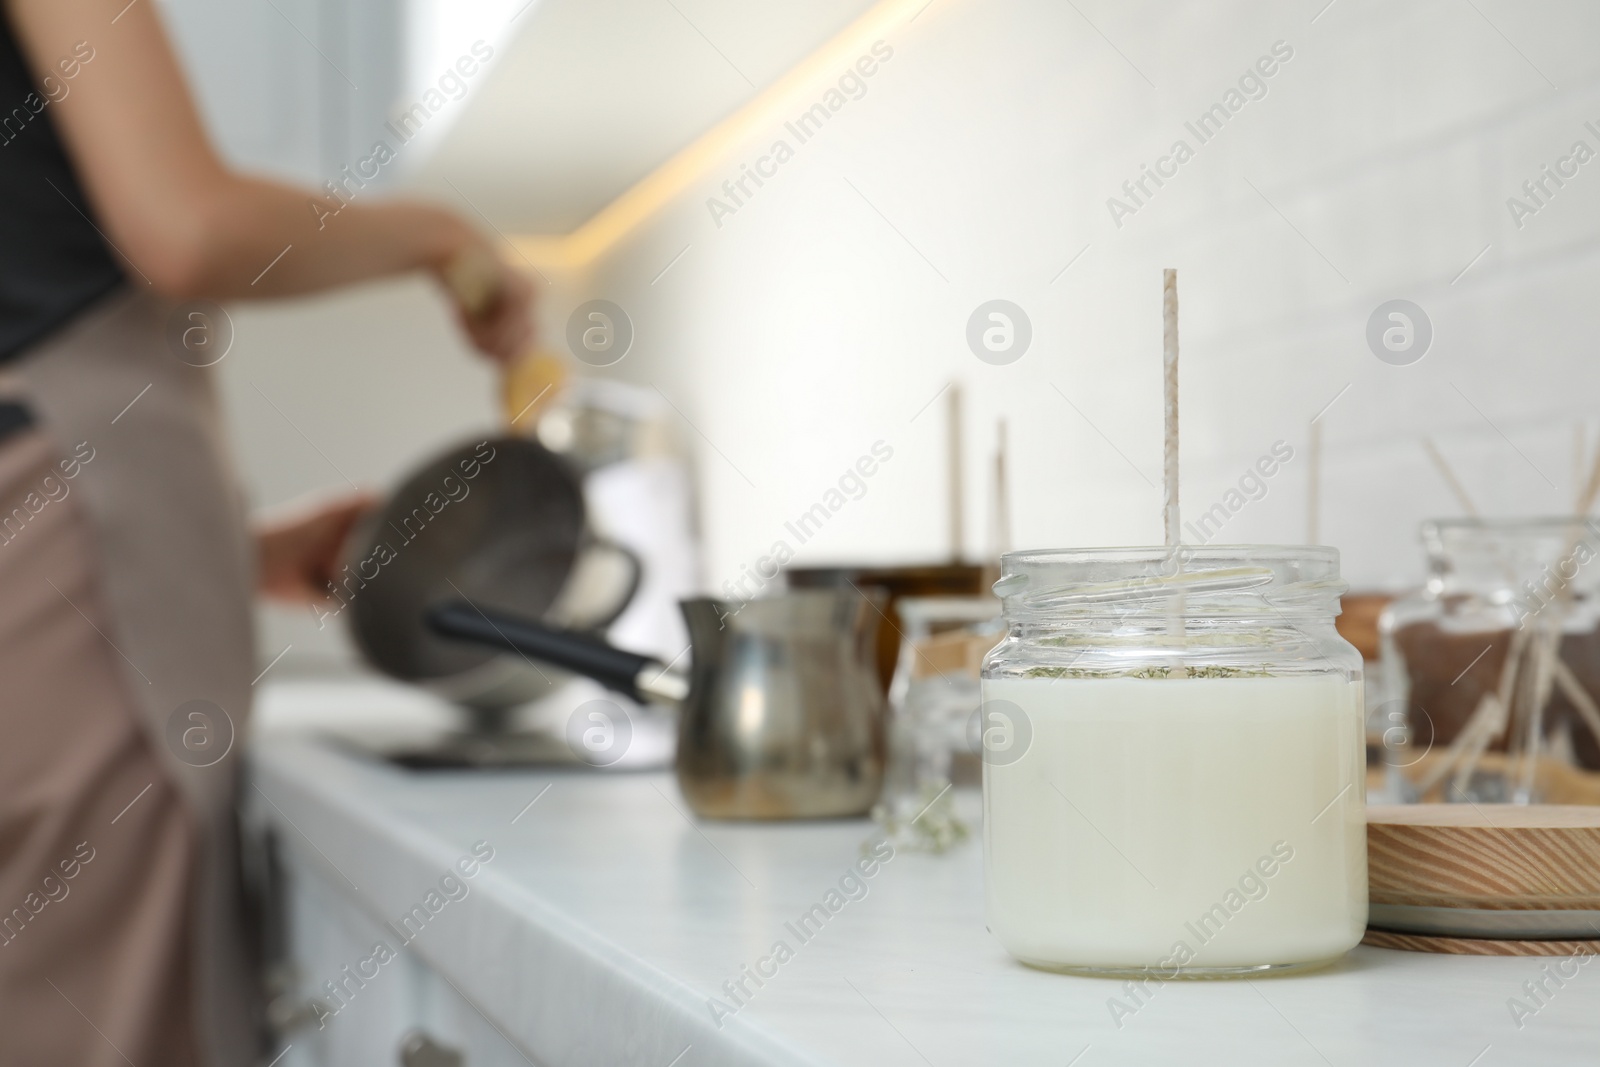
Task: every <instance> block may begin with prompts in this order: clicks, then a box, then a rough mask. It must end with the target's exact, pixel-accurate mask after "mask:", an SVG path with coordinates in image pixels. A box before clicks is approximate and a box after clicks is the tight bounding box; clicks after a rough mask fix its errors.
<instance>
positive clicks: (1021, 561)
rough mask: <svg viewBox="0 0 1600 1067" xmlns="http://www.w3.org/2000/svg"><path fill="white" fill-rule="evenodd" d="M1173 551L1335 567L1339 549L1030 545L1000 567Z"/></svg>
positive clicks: (1153, 556) (1157, 557)
mask: <svg viewBox="0 0 1600 1067" xmlns="http://www.w3.org/2000/svg"><path fill="white" fill-rule="evenodd" d="M1174 553H1178V554H1181V555H1183V556H1184V558H1185V559H1198V560H1215V561H1217V562H1219V563H1220V562H1238V561H1241V560H1272V561H1279V560H1282V561H1291V560H1314V561H1318V562H1324V563H1330V564H1333V565H1334V566H1337V565H1338V563H1339V550H1338V549H1337V548H1334V547H1333V546H1331V545H1289V544H1260V545H1251V544H1229V545H1214V544H1206V545H1187V544H1180V545H1101V546H1092V547H1089V548H1030V549H1021V550H1018V551H1015V552H1004V553H1002V554H1001V556H1000V567H1001V570H1002V571H1003V570H1005V569H1006V567H1007V565H1009V564H1015V565H1018V566H1023V565H1027V564H1050V563H1071V562H1079V561H1081V562H1086V563H1087V562H1103V563H1118V562H1126V563H1140V562H1145V563H1164V562H1166V561H1167V560H1168V559H1170V558H1171V557H1172V556H1173V554H1174Z"/></svg>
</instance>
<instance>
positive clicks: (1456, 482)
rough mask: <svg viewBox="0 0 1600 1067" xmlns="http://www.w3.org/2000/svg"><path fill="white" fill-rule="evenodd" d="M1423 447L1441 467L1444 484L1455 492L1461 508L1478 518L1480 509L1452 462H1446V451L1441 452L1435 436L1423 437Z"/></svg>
mask: <svg viewBox="0 0 1600 1067" xmlns="http://www.w3.org/2000/svg"><path fill="white" fill-rule="evenodd" d="M1422 447H1423V448H1425V449H1427V451H1428V458H1429V459H1431V460H1433V465H1434V466H1435V467H1437V468H1439V474H1440V475H1441V476H1443V478H1444V484H1446V485H1448V486H1449V487H1450V491H1451V492H1452V493H1454V494H1455V496H1456V501H1457V502H1458V503H1459V504H1460V505H1461V510H1462V511H1464V512H1466V513H1467V515H1468V517H1470V518H1474V519H1475V518H1477V517H1478V509H1477V507H1476V506H1475V505H1474V504H1473V503H1472V497H1470V496H1468V495H1467V490H1466V487H1465V486H1463V485H1462V484H1461V480H1460V479H1459V478H1457V477H1456V472H1455V471H1453V470H1451V469H1450V464H1448V463H1446V462H1445V459H1444V453H1442V452H1440V451H1439V448H1438V446H1437V445H1435V444H1434V443H1433V438H1431V437H1424V438H1423V439H1422Z"/></svg>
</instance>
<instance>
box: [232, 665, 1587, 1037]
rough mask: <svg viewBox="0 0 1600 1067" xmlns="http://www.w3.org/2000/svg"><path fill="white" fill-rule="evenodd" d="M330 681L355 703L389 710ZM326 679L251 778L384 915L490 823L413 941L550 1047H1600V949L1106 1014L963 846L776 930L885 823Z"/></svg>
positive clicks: (1259, 989)
mask: <svg viewBox="0 0 1600 1067" xmlns="http://www.w3.org/2000/svg"><path fill="white" fill-rule="evenodd" d="M333 692H335V695H337V696H338V697H339V701H343V702H344V703H345V704H346V705H348V707H349V711H350V715H351V718H350V720H349V721H351V722H354V721H355V719H356V716H358V714H359V713H360V711H361V707H359V706H361V705H365V706H366V707H367V712H368V714H369V715H370V714H372V713H373V709H374V708H376V707H377V705H378V704H379V703H380V702H381V694H378V693H377V691H376V690H375V689H369V688H362V687H357V686H351V687H346V688H344V689H340V690H335V691H333ZM329 693H330V690H329V689H328V687H326V686H322V687H305V686H295V685H284V686H280V687H277V688H275V689H273V690H272V691H270V692H269V693H268V694H267V695H266V696H265V698H264V700H263V715H262V721H261V722H260V723H259V724H258V727H259V728H258V729H257V730H256V731H255V734H256V736H255V745H254V749H253V752H252V760H251V763H252V767H253V771H254V775H253V781H254V784H255V785H257V786H259V787H260V790H261V793H260V794H256V793H255V791H254V790H251V792H252V794H253V795H255V796H256V798H257V799H259V798H260V796H261V795H262V794H264V795H265V796H266V797H267V798H269V799H270V801H271V804H270V805H267V806H266V808H265V809H264V810H265V812H266V814H267V816H268V818H270V819H272V820H274V821H275V822H277V823H279V824H280V825H281V828H282V830H283V834H284V837H285V838H286V839H288V841H289V843H290V844H291V845H293V844H295V843H296V842H298V844H299V845H300V846H302V847H300V848H299V849H298V850H297V858H299V859H300V860H301V861H303V862H308V863H317V864H322V865H323V866H324V867H325V868H328V874H329V878H330V880H331V881H332V882H336V883H338V884H340V885H342V886H343V887H344V888H345V889H346V890H347V891H348V892H349V893H350V895H351V897H352V899H354V900H356V901H358V902H360V904H361V905H362V906H363V907H364V908H365V909H366V910H368V911H369V912H370V913H371V914H372V915H373V917H374V918H376V919H377V920H379V921H384V920H391V919H394V918H396V917H397V916H399V915H400V914H401V913H403V912H404V911H406V910H407V909H408V908H409V907H410V906H411V905H412V904H414V903H417V902H418V901H420V900H421V899H422V897H423V895H424V894H425V893H426V892H427V890H428V889H429V888H430V887H432V886H434V885H436V884H437V882H438V879H439V876H440V875H441V874H443V873H444V872H445V871H446V870H447V869H448V868H449V867H450V866H451V865H452V864H453V863H454V862H455V861H456V860H457V859H458V858H459V857H461V856H462V855H464V854H466V853H467V852H468V851H469V849H470V847H471V845H472V843H473V842H475V841H478V840H480V839H481V840H487V841H488V842H490V843H491V845H492V846H493V847H494V849H495V858H494V859H493V861H492V862H490V863H489V864H487V865H486V866H485V867H484V868H483V870H482V871H481V872H480V873H479V874H478V876H477V877H476V878H475V879H474V880H473V881H472V883H471V893H470V895H469V896H468V897H467V898H466V899H464V900H462V901H460V902H459V903H452V904H450V905H449V906H448V907H446V908H445V909H444V910H443V911H441V913H440V914H439V916H438V918H437V919H436V920H435V921H434V923H433V924H430V926H429V928H428V929H427V930H425V931H424V933H423V934H422V935H420V936H418V937H417V938H416V940H415V941H414V942H413V943H412V948H413V949H414V950H415V951H416V952H418V953H419V954H420V955H421V956H422V957H423V958H424V959H425V960H426V961H427V962H428V963H429V964H430V965H432V966H433V967H434V968H436V969H437V970H438V971H440V972H441V973H442V974H443V975H445V976H446V977H448V978H449V979H450V980H451V982H452V983H454V984H455V985H456V987H457V988H458V989H459V990H460V992H461V993H462V994H463V995H464V996H466V997H467V998H469V999H470V1000H471V1001H472V1002H473V1003H474V1005H475V1006H476V1007H477V1008H478V1009H479V1010H480V1011H481V1012H483V1013H484V1014H485V1016H486V1017H487V1018H489V1019H490V1020H491V1021H492V1022H493V1023H494V1024H495V1026H496V1027H498V1028H499V1029H500V1030H501V1031H502V1032H503V1033H504V1034H505V1035H507V1036H508V1037H510V1038H511V1039H513V1040H514V1041H516V1042H517V1043H518V1044H520V1045H521V1046H522V1047H523V1048H524V1049H525V1050H526V1051H527V1052H528V1053H529V1054H530V1055H531V1056H532V1057H533V1058H534V1059H535V1060H537V1061H538V1062H540V1063H549V1064H563V1063H567V1062H585V1063H605V1064H615V1065H619V1067H620V1065H633V1064H638V1065H643V1067H667V1065H668V1064H669V1063H670V1064H672V1065H673V1067H702V1065H711V1064H728V1065H735V1064H737V1065H745V1064H859V1065H862V1067H884V1065H897V1064H907V1065H915V1064H929V1065H936V1067H945V1065H956V1064H962V1065H965V1064H991V1063H996V1064H998V1063H1003V1064H1008V1065H1009V1064H1016V1065H1024V1064H1051V1065H1056V1067H1061V1065H1067V1064H1072V1065H1076V1067H1101V1065H1106V1064H1152V1063H1167V1062H1173V1063H1177V1062H1181V1063H1184V1064H1192V1065H1201V1064H1228V1065H1230V1067H1231V1065H1236V1064H1241V1063H1267V1064H1273V1065H1284V1067H1288V1065H1298V1064H1307V1065H1328V1064H1333V1065H1340V1067H1342V1065H1345V1064H1349V1065H1363V1067H1365V1065H1377V1064H1394V1065H1397V1067H1398V1065H1404V1067H1418V1065H1433V1064H1438V1065H1441V1067H1469V1065H1471V1067H1496V1065H1510V1064H1516V1065H1529V1064H1537V1065H1545V1064H1568V1063H1570V1064H1593V1063H1597V1062H1600V964H1594V963H1588V964H1585V965H1584V966H1582V967H1581V968H1579V969H1578V974H1577V976H1576V977H1575V978H1570V979H1567V980H1566V984H1565V985H1564V986H1563V987H1561V988H1556V987H1555V985H1554V983H1553V982H1552V983H1549V988H1551V989H1553V990H1554V993H1553V995H1552V996H1549V997H1548V998H1546V1003H1545V1004H1544V1006H1543V1007H1541V1008H1540V1009H1539V1011H1538V1012H1537V1014H1535V1015H1533V1016H1531V1017H1526V1018H1524V1019H1523V1020H1522V1025H1521V1027H1520V1028H1519V1027H1518V1025H1517V1023H1516V1022H1515V1021H1514V1020H1513V1017H1512V1014H1511V1011H1510V1009H1509V1007H1508V1000H1509V998H1512V997H1520V998H1522V999H1523V1000H1524V1001H1525V1002H1528V1003H1530V1004H1531V1003H1532V1001H1529V1000H1528V997H1527V994H1526V993H1525V992H1524V990H1523V988H1522V984H1523V982H1524V981H1526V980H1529V979H1537V978H1539V977H1540V974H1541V970H1540V969H1541V967H1542V966H1543V965H1544V964H1546V963H1547V962H1552V961H1549V960H1544V959H1537V958H1521V959H1513V958H1479V957H1463V956H1429V955H1420V954H1413V953H1404V952H1390V951H1385V950H1381V949H1372V948H1366V947H1359V948H1357V949H1356V950H1355V951H1354V952H1352V953H1351V954H1350V955H1349V956H1348V957H1347V958H1346V959H1345V960H1344V961H1343V962H1342V963H1341V964H1339V965H1337V966H1336V967H1334V968H1331V969H1329V970H1325V971H1322V972H1318V973H1314V974H1310V975H1303V976H1298V977H1288V978H1278V979H1266V980H1254V981H1250V982H1243V981H1215V982H1171V983H1167V984H1165V985H1161V986H1152V989H1153V995H1152V996H1151V997H1150V999H1149V1000H1148V1002H1147V1003H1146V1004H1145V1005H1144V1006H1143V1007H1142V1008H1140V1009H1139V1010H1138V1011H1137V1012H1136V1013H1135V1014H1134V1015H1132V1016H1125V1017H1123V1018H1122V1019H1121V1026H1120V1028H1119V1027H1118V1025H1117V1024H1116V1022H1115V1021H1114V1020H1113V1018H1112V1014H1111V1011H1110V1009H1109V1007H1108V999H1109V998H1111V997H1113V996H1117V997H1123V998H1124V1000H1125V1002H1126V1003H1129V1004H1132V1003H1133V1001H1131V1000H1128V999H1127V998H1126V996H1125V994H1124V991H1123V988H1122V983H1119V982H1113V981H1109V980H1097V979H1088V978H1076V977H1068V976H1062V975H1054V974H1046V973H1041V972H1038V971H1033V970H1030V969H1028V968H1026V967H1023V966H1022V965H1020V964H1018V963H1016V962H1014V961H1012V960H1011V959H1010V958H1009V957H1008V956H1007V955H1006V953H1005V952H1004V950H1002V949H1001V947H1000V946H999V944H998V943H997V942H996V941H995V940H994V939H993V938H992V937H990V936H989V934H988V933H987V932H986V931H985V930H984V926H983V910H982V895H983V885H982V865H981V861H980V853H979V847H978V844H977V842H976V840H973V841H969V842H967V843H966V844H964V845H962V846H960V847H959V848H957V849H956V850H954V851H952V852H951V853H948V854H946V855H942V856H928V855H920V854H914V853H909V852H900V853H899V854H897V855H895V856H894V858H893V859H892V860H890V861H889V862H887V863H886V864H884V865H883V866H882V867H881V869H880V870H879V871H878V872H877V873H876V875H875V876H874V877H873V878H871V879H870V880H869V881H868V882H867V886H868V892H867V895H866V896H865V897H862V898H861V899H859V900H855V901H853V902H850V903H848V904H846V905H845V906H844V907H843V908H842V909H841V910H840V911H839V912H838V913H837V914H835V915H833V916H832V917H831V918H830V919H829V920H828V922H827V923H826V925H825V926H824V927H823V928H822V929H821V931H820V932H818V933H816V934H815V935H814V936H812V937H811V939H810V940H809V941H807V942H805V943H801V942H800V941H799V939H798V938H796V937H795V936H794V934H793V933H792V932H791V931H790V930H788V929H787V928H786V927H785V923H793V922H795V920H796V919H797V918H798V916H799V915H800V914H801V913H802V912H804V911H806V910H807V909H809V908H810V907H811V906H812V905H813V904H816V903H821V902H822V901H823V897H824V894H826V893H827V892H828V890H829V889H830V888H833V887H835V886H836V885H837V883H838V881H839V879H840V877H841V876H842V875H843V874H845V872H846V870H847V868H849V867H850V866H851V865H852V864H853V863H854V862H855V861H856V860H857V858H858V857H859V856H860V846H861V845H862V843H863V842H864V841H866V840H868V839H869V837H872V838H875V837H876V836H877V835H875V834H874V832H873V831H874V827H873V825H872V824H871V823H870V822H868V821H866V820H859V821H841V822H815V823H797V824H766V825H755V824H734V823H713V822H697V821H692V820H691V819H690V818H689V817H688V815H687V811H688V809H687V807H686V806H685V805H684V803H683V800H682V798H681V797H680V796H679V795H678V791H677V787H676V784H675V783H674V781H673V778H672V776H671V775H670V774H664V773H616V772H608V773H601V772H591V771H494V772H482V771H462V772H454V771H451V772H440V771H427V772H408V771H403V770H399V769H396V768H393V767H390V766H388V765H385V764H382V763H379V762H376V761H372V760H367V759H364V758H361V757H358V756H353V755H351V754H349V753H347V752H345V751H343V750H341V749H340V748H339V747H337V746H335V745H330V744H328V743H326V742H323V741H319V740H317V739H315V738H312V737H309V736H306V735H305V734H304V733H302V732H301V731H300V730H299V729H296V728H293V727H292V726H290V725H289V724H290V723H291V721H292V720H294V719H296V717H297V713H296V709H304V708H306V707H309V706H312V705H318V706H321V707H329V706H331V704H330V701H329ZM339 701H333V702H332V703H333V704H337V703H338V702H339ZM319 717H320V716H319ZM299 718H300V719H301V721H304V720H305V718H306V716H303V715H301V716H299ZM535 798H537V801H536V802H535V803H533V805H532V806H531V807H529V806H528V805H529V802H530V801H534V800H535ZM974 803H975V798H974V797H966V798H963V799H962V801H961V804H962V805H963V806H966V807H968V808H969V810H970V807H971V806H972V805H973V804H974ZM779 939H782V940H784V941H785V942H787V943H788V944H789V945H790V946H791V947H792V948H793V949H794V953H793V958H792V959H790V960H788V961H787V962H785V963H783V964H782V965H781V966H779V967H778V968H777V973H776V975H775V976H773V977H771V978H768V979H765V980H764V981H765V985H764V986H763V987H762V988H760V989H758V990H756V991H755V993H754V995H753V996H752V997H751V998H750V1000H749V1003H748V1005H747V1006H746V1007H744V1008H743V1009H742V1010H740V1011H738V1012H737V1013H736V1014H734V1015H733V1016H732V1017H731V1018H726V1019H724V1020H723V1025H722V1027H721V1028H720V1029H719V1028H718V1027H717V1026H716V1025H715V1024H714V1022H713V1017H712V1012H711V1009H710V1008H709V1007H708V998H710V997H712V996H714V995H715V996H721V997H723V998H724V1001H725V1002H727V998H726V994H724V993H723V989H722V986H723V983H724V981H726V980H728V979H736V978H739V977H740V972H741V967H742V966H745V965H748V966H750V967H754V966H755V965H756V962H757V960H758V959H760V958H761V957H764V956H767V954H768V953H769V951H770V950H771V948H772V946H773V943H774V942H775V941H777V940H779ZM768 969H769V970H770V969H771V967H770V966H769V967H768ZM747 987H748V988H751V989H755V986H754V985H753V984H751V983H749V982H748V981H747ZM686 1049H687V1051H685V1050H686ZM680 1056H681V1058H679V1059H676V1060H675V1059H674V1057H680Z"/></svg>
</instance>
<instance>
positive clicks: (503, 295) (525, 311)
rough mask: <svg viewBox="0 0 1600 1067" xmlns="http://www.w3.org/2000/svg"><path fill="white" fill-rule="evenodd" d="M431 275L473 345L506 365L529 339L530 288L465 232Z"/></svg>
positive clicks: (524, 348)
mask: <svg viewBox="0 0 1600 1067" xmlns="http://www.w3.org/2000/svg"><path fill="white" fill-rule="evenodd" d="M436 273H437V274H438V276H439V280H440V282H442V283H443V285H444V288H445V292H446V293H447V294H449V296H450V299H451V301H452V302H453V303H454V304H455V310H456V319H457V321H458V322H459V323H460V325H461V328H462V330H464V331H465V332H466V334H467V336H468V337H469V338H471V340H472V343H473V346H474V347H476V348H477V349H478V350H479V351H480V352H482V353H484V354H485V355H486V356H488V357H489V358H490V359H493V360H495V361H497V362H499V363H501V364H510V363H511V362H512V361H513V360H515V359H516V358H517V357H518V356H520V355H522V354H523V353H524V352H525V351H527V349H528V348H529V346H530V345H531V344H532V342H533V286H532V285H531V284H529V282H528V279H527V278H525V277H524V276H523V275H522V273H521V272H520V271H518V270H516V269H514V268H513V267H512V266H511V265H510V264H509V263H507V262H506V261H505V260H504V259H502V258H501V257H500V255H499V254H498V253H497V252H496V251H495V249H494V247H493V246H491V245H490V244H489V243H488V242H486V241H484V240H483V238H481V237H479V236H478V235H477V234H476V233H473V232H469V233H468V235H467V237H466V243H465V245H464V246H463V247H462V248H461V249H460V250H458V251H457V252H456V253H455V254H453V255H452V256H451V257H450V258H449V259H448V260H446V261H445V262H444V263H443V265H441V266H440V267H439V268H438V269H437V270H436Z"/></svg>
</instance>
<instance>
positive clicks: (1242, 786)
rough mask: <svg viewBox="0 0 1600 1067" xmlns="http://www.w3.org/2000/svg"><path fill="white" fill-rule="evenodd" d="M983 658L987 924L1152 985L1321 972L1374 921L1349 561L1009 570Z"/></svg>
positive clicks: (1198, 560)
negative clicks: (1347, 633) (1348, 600)
mask: <svg viewBox="0 0 1600 1067" xmlns="http://www.w3.org/2000/svg"><path fill="white" fill-rule="evenodd" d="M1001 574H1002V577H1001V579H1000V581H999V582H997V583H996V584H995V593H996V594H997V595H999V596H1000V597H1001V598H1002V600H1003V603H1004V610H1005V618H1006V622H1007V627H1008V630H1007V636H1006V638H1005V639H1004V640H1003V641H1002V642H1001V643H1000V644H999V645H997V646H996V647H995V649H994V650H993V651H992V652H990V654H989V656H988V658H987V659H986V660H985V661H984V666H983V680H982V698H983V705H982V726H983V760H984V767H983V802H984V823H983V845H984V870H985V903H986V910H987V917H988V923H989V929H990V931H991V932H993V933H994V935H995V936H996V937H998V938H999V939H1000V941H1001V943H1002V944H1004V945H1005V947H1006V949H1007V951H1009V952H1010V953H1011V954H1012V955H1013V956H1015V957H1017V958H1018V959H1020V960H1021V961H1022V962H1024V963H1027V964H1030V965H1032V966H1036V967H1043V968H1047V969H1052V970H1063V971H1073V972H1080V973H1091V974H1123V975H1127V974H1137V975H1141V976H1146V977H1150V978H1155V979H1158V980H1165V979H1169V978H1178V977H1210V976H1221V975H1240V974H1243V975H1251V974H1257V973H1261V972H1267V971H1282V970H1289V969H1299V968H1306V967H1312V966H1316V965H1319V964H1323V963H1327V962H1330V961H1332V960H1334V959H1337V958H1338V957H1339V956H1341V955H1342V954H1344V953H1345V952H1346V951H1347V950H1348V949H1350V948H1351V947H1352V946H1354V945H1355V944H1356V943H1357V942H1358V941H1360V940H1361V936H1362V933H1363V931H1364V930H1365V928H1366V920H1367V854H1366V814H1365V811H1366V809H1365V758H1366V753H1365V748H1364V745H1363V728H1362V725H1363V716H1362V701H1361V683H1362V675H1361V655H1360V653H1358V652H1357V651H1356V650H1355V648H1354V647H1353V646H1351V645H1350V644H1349V643H1347V642H1346V641H1345V640H1344V639H1343V638H1341V637H1340V636H1339V634H1338V632H1337V631H1336V630H1335V629H1334V617H1335V616H1336V615H1337V614H1338V610H1339V599H1338V598H1339V594H1340V593H1342V592H1343V591H1344V589H1345V585H1344V583H1343V582H1342V581H1340V579H1339V555H1338V552H1337V550H1335V549H1331V548H1320V547H1310V546H1307V547H1298V546H1295V547H1287V546H1261V545H1210V546H1205V547H1196V548H1189V547H1185V548H1181V549H1179V550H1177V554H1176V555H1175V554H1174V551H1173V550H1171V549H1166V548H1101V549H1064V550H1058V551H1046V552H1012V553H1008V554H1006V555H1005V556H1004V557H1002V560H1001Z"/></svg>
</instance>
